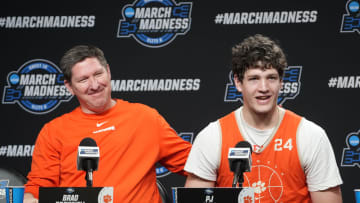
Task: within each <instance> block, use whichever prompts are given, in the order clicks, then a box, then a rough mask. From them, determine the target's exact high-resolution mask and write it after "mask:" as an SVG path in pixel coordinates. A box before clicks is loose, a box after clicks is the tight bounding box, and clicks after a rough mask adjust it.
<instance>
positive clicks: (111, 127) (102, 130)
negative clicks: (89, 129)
mask: <svg viewBox="0 0 360 203" xmlns="http://www.w3.org/2000/svg"><path fill="white" fill-rule="evenodd" d="M110 130H115V126H110V127H108V128H104V129H100V130H96V131H93V133H94V134H96V133H101V132H105V131H110Z"/></svg>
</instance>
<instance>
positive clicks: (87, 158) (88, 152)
mask: <svg viewBox="0 0 360 203" xmlns="http://www.w3.org/2000/svg"><path fill="white" fill-rule="evenodd" d="M99 157H100V151H99V147H98V146H97V145H96V142H95V140H94V139H92V138H89V137H86V138H84V139H83V140H81V142H80V145H79V147H78V155H77V170H79V171H86V176H85V180H86V186H87V187H92V182H93V174H92V172H93V171H96V170H97V169H98V165H99Z"/></svg>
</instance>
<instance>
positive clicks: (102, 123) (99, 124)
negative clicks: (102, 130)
mask: <svg viewBox="0 0 360 203" xmlns="http://www.w3.org/2000/svg"><path fill="white" fill-rule="evenodd" d="M107 122H108V121H104V122H101V123H96V127H101V126H102V125H104V124H105V123H107Z"/></svg>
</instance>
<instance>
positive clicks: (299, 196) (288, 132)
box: [216, 110, 311, 203]
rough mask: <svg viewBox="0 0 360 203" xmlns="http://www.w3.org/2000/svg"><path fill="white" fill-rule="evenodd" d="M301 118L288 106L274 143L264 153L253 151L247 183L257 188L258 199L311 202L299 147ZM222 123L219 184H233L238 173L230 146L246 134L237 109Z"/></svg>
mask: <svg viewBox="0 0 360 203" xmlns="http://www.w3.org/2000/svg"><path fill="white" fill-rule="evenodd" d="M300 120H301V117H300V116H298V115H296V114H295V113H293V112H291V111H288V110H287V111H286V112H285V115H284V118H283V120H282V122H281V124H280V126H279V129H278V130H277V132H276V134H275V136H274V137H273V138H272V141H271V143H270V144H269V145H268V146H267V147H266V148H265V149H264V150H263V151H262V152H261V153H254V152H253V153H252V168H251V172H245V173H244V183H243V187H252V188H254V191H255V202H261V203H264V202H311V200H310V194H309V192H308V188H307V186H306V177H305V174H304V171H303V169H302V167H301V165H300V160H299V156H298V151H297V147H296V131H297V128H298V126H299V123H300ZM220 125H221V132H222V151H221V163H220V168H219V171H218V178H217V181H216V186H217V187H231V185H232V180H233V177H234V174H233V172H231V170H230V167H229V161H228V158H227V156H228V150H229V148H231V147H234V146H235V145H236V144H237V143H238V142H239V141H243V140H244V138H243V137H242V135H241V133H240V130H239V128H238V125H237V122H236V119H235V112H232V113H230V114H228V115H226V116H225V117H223V118H221V119H220Z"/></svg>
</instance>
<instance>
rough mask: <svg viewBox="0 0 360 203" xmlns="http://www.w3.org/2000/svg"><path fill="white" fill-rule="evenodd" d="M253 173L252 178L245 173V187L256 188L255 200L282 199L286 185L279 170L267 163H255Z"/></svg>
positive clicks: (277, 200) (276, 200)
mask: <svg viewBox="0 0 360 203" xmlns="http://www.w3.org/2000/svg"><path fill="white" fill-rule="evenodd" d="M251 174H253V175H252V177H251V178H250V177H248V176H247V174H246V173H244V187H251V188H252V189H253V190H254V200H255V202H261V200H269V199H272V200H273V201H274V202H279V201H280V199H281V197H282V196H283V192H284V186H283V182H282V179H281V176H280V175H279V174H278V172H277V171H275V170H274V169H273V168H271V167H270V166H267V165H255V166H254V165H253V166H252V168H251Z"/></svg>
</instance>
